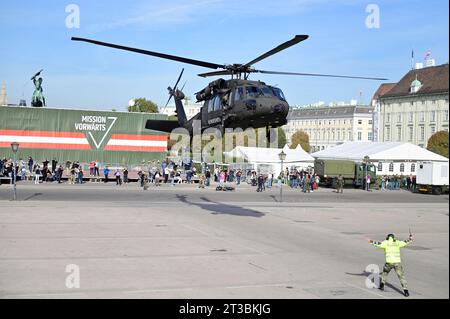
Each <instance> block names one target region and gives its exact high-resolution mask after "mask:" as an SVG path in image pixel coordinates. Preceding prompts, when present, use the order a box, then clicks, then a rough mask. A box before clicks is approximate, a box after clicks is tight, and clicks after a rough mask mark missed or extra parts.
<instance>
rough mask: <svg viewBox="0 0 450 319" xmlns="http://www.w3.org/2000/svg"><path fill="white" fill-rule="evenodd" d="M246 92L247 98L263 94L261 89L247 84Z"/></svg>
mask: <svg viewBox="0 0 450 319" xmlns="http://www.w3.org/2000/svg"><path fill="white" fill-rule="evenodd" d="M245 92H246V93H247V98H249V97H255V98H256V97H258V96H259V95H261V91H260V90H259V89H258V88H257V87H256V86H246V87H245Z"/></svg>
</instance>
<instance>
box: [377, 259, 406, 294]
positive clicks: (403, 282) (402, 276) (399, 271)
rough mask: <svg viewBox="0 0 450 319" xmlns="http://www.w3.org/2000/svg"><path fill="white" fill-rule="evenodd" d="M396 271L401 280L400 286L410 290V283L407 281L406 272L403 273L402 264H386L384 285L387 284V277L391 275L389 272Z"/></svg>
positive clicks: (382, 276)
mask: <svg viewBox="0 0 450 319" xmlns="http://www.w3.org/2000/svg"><path fill="white" fill-rule="evenodd" d="M392 269H395V273H396V274H397V277H398V279H399V280H400V284H401V285H402V287H403V289H404V290H405V289H408V283H407V282H406V279H405V272H404V271H403V267H402V264H400V263H395V264H388V263H386V264H385V265H384V267H383V274H382V275H381V282H382V283H383V284H385V283H386V279H387V276H388V275H389V272H390V271H391V270H392Z"/></svg>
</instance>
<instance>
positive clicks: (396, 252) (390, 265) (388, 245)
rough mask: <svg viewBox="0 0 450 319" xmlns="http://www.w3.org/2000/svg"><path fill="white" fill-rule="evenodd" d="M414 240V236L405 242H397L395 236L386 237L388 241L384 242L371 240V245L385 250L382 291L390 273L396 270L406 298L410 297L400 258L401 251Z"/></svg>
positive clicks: (410, 236)
mask: <svg viewBox="0 0 450 319" xmlns="http://www.w3.org/2000/svg"><path fill="white" fill-rule="evenodd" d="M412 240H413V237H412V235H411V234H410V235H409V239H407V240H405V241H403V240H397V239H396V238H395V236H394V234H389V235H387V237H386V240H384V241H382V242H378V241H373V240H370V239H369V243H371V244H372V245H374V246H375V247H377V248H382V249H384V254H385V256H386V264H385V265H384V268H383V274H382V275H381V283H380V287H379V289H380V290H384V284H385V283H386V279H387V276H388V275H389V272H390V271H391V270H392V269H395V273H396V274H397V276H398V279H399V280H400V283H401V285H402V288H403V292H404V295H405V297H408V296H409V291H408V283H407V282H406V279H405V273H404V271H403V267H402V264H401V262H402V261H401V258H400V249H401V248H403V247H405V246H406V245H408V244H409V243H411V242H412Z"/></svg>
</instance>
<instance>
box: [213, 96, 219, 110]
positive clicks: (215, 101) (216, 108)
mask: <svg viewBox="0 0 450 319" xmlns="http://www.w3.org/2000/svg"><path fill="white" fill-rule="evenodd" d="M213 103H214V105H213V109H214V111H219V110H220V97H219V96H218V95H216V96H215V97H214V100H213Z"/></svg>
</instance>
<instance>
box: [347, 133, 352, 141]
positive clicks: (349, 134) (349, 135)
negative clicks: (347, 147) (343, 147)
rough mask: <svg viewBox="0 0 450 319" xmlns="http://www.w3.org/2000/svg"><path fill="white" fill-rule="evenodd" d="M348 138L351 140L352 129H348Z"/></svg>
mask: <svg viewBox="0 0 450 319" xmlns="http://www.w3.org/2000/svg"><path fill="white" fill-rule="evenodd" d="M348 140H349V141H351V140H353V139H352V131H348Z"/></svg>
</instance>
